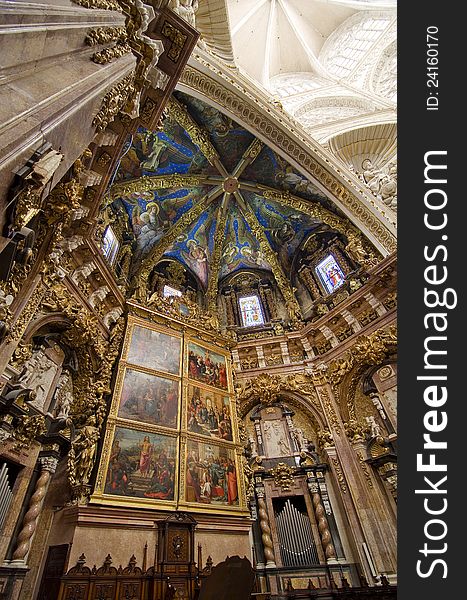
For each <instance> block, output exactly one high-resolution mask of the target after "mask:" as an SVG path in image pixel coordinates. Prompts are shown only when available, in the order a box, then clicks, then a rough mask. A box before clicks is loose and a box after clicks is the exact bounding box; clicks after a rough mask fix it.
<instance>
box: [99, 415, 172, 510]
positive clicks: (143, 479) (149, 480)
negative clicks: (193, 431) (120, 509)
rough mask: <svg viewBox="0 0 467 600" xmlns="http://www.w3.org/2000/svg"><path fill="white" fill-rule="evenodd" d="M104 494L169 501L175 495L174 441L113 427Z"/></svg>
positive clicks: (151, 434) (140, 431) (126, 428)
mask: <svg viewBox="0 0 467 600" xmlns="http://www.w3.org/2000/svg"><path fill="white" fill-rule="evenodd" d="M108 455H109V456H108V462H107V469H106V474H105V480H104V481H105V483H104V490H103V491H104V494H109V495H112V496H119V497H121V498H133V499H146V500H148V501H154V500H160V501H164V502H172V501H174V500H175V497H176V496H175V494H176V489H175V488H176V464H177V438H176V437H175V436H169V435H166V434H162V433H151V432H147V431H144V430H139V429H130V428H129V427H124V426H121V425H117V426H116V427H115V432H114V435H113V439H112V443H111V447H110V450H109V452H108Z"/></svg>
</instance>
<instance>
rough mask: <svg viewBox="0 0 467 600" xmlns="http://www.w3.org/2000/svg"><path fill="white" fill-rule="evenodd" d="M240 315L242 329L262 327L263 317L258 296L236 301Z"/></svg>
mask: <svg viewBox="0 0 467 600" xmlns="http://www.w3.org/2000/svg"><path fill="white" fill-rule="evenodd" d="M238 301H239V303H240V312H241V314H242V322H243V327H254V326H255V325H263V324H264V317H263V311H262V310H261V303H260V301H259V298H258V296H256V295H255V296H244V297H243V298H239V299H238Z"/></svg>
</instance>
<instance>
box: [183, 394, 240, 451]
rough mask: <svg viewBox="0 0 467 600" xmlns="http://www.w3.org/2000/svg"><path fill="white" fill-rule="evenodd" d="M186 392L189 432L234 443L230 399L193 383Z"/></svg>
mask: <svg viewBox="0 0 467 600" xmlns="http://www.w3.org/2000/svg"><path fill="white" fill-rule="evenodd" d="M186 390H187V391H186V406H187V411H186V415H187V416H186V418H187V429H188V431H190V432H191V433H197V434H200V435H207V436H209V437H212V438H218V439H220V440H224V441H228V442H232V441H233V431H232V415H231V409H230V399H229V397H228V396H226V395H225V394H222V393H220V392H214V391H211V390H205V389H203V388H199V387H198V386H195V385H192V384H191V383H190V384H189V385H188V386H187V388H186Z"/></svg>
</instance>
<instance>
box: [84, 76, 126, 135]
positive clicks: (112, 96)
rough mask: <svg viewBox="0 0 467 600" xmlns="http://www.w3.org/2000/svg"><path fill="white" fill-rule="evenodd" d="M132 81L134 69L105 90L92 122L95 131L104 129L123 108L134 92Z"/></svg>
mask: <svg viewBox="0 0 467 600" xmlns="http://www.w3.org/2000/svg"><path fill="white" fill-rule="evenodd" d="M134 83H135V71H132V72H131V73H130V74H129V75H127V76H126V77H124V78H123V79H122V80H121V81H119V83H117V85H114V87H113V88H112V89H111V90H110V91H109V92H107V94H106V95H105V96H104V99H103V100H102V105H101V108H100V109H99V112H98V113H97V115H96V116H95V117H94V119H93V122H92V124H93V126H94V127H95V128H96V131H97V132H100V131H104V129H106V128H107V126H108V125H109V123H111V122H112V121H113V120H114V119H115V117H116V116H117V115H118V113H119V112H120V111H121V110H122V108H124V106H125V104H126V103H127V102H128V100H129V98H130V97H131V96H132V95H134V94H135V93H136V89H135V86H134Z"/></svg>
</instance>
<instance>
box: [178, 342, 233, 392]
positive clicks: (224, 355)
mask: <svg viewBox="0 0 467 600" xmlns="http://www.w3.org/2000/svg"><path fill="white" fill-rule="evenodd" d="M184 355H185V365H184V375H185V377H186V378H188V379H191V380H192V381H193V382H196V383H202V384H204V385H207V386H210V387H213V388H216V389H219V390H222V391H223V392H231V391H232V376H231V372H230V353H229V352H227V351H224V350H223V349H222V348H219V347H218V346H214V345H212V344H208V343H206V342H200V341H199V340H198V339H196V338H191V337H188V336H187V337H186V338H185V353H184Z"/></svg>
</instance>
